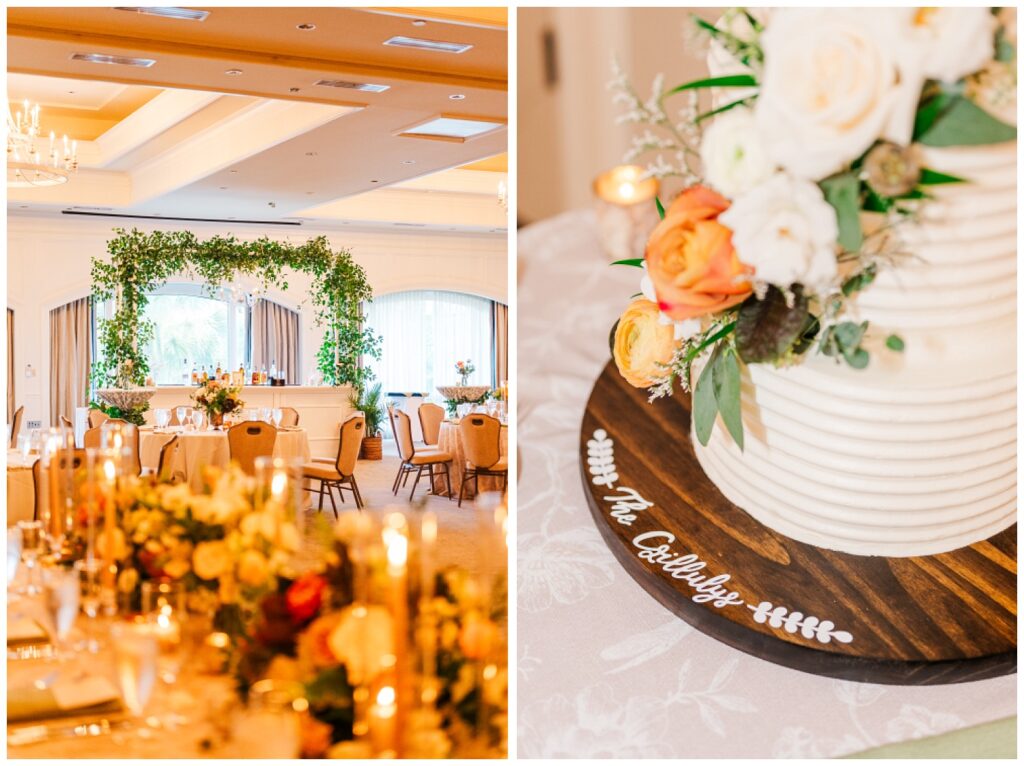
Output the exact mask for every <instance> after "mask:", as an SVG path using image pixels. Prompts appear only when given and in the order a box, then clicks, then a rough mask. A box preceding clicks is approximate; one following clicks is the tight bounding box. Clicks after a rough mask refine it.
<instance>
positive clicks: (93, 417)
mask: <svg viewBox="0 0 1024 766" xmlns="http://www.w3.org/2000/svg"><path fill="white" fill-rule="evenodd" d="M104 420H110V415H108V414H107V413H105V412H104V411H103V410H89V428H97V427H99V426H101V425H103V421H104Z"/></svg>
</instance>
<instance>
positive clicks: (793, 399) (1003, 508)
mask: <svg viewBox="0 0 1024 766" xmlns="http://www.w3.org/2000/svg"><path fill="white" fill-rule="evenodd" d="M924 160H925V161H924V164H925V166H926V167H929V168H932V169H934V170H939V171H941V172H945V173H950V174H953V175H957V176H960V177H963V178H966V179H967V180H968V181H969V182H970V183H968V184H958V185H950V186H942V187H932V188H933V189H935V195H936V197H937V199H936V200H934V201H932V202H930V203H929V204H928V205H927V206H925V208H924V210H923V213H922V215H921V216H920V219H919V220H918V221H917V222H916V223H914V224H911V225H907V226H904V227H901V236H902V238H903V239H904V241H905V242H906V244H907V248H906V249H907V250H908V251H909V252H910V253H912V257H910V258H905V259H901V260H900V261H899V262H898V265H897V266H894V267H886V268H883V269H882V270H881V271H880V272H879V276H878V278H877V279H876V280H875V282H874V283H873V284H872V285H871V286H870V287H868V288H867V289H866V290H864V291H863V292H862V293H860V294H859V295H858V296H857V298H856V299H855V300H854V301H853V302H852V305H851V308H850V312H849V317H848V318H850V319H853V320H861V319H866V320H868V321H869V322H870V327H871V330H870V338H869V340H868V342H867V343H866V344H865V345H866V347H867V348H868V349H869V350H870V351H871V357H872V358H871V363H870V365H869V366H868V368H866V369H864V370H854V369H852V368H850V367H848V366H846V365H845V363H843V364H837V363H836V362H835V360H833V359H829V358H825V357H822V356H818V355H815V356H809V357H807V358H806V359H805V361H804V362H803V363H802V364H800V365H798V366H794V367H790V368H785V369H776V368H774V367H772V366H770V365H753V366H751V367H748V368H746V369H745V370H744V378H743V380H744V383H743V391H742V404H743V422H744V431H745V436H744V441H745V445H744V446H745V449H744V450H742V451H741V450H740V449H739V447H738V446H737V445H736V444H735V443H734V442H733V440H732V438H731V437H730V436H729V435H728V433H727V432H726V430H725V428H724V427H723V425H722V423H721V422H719V423H718V424H717V425H716V427H715V429H714V431H713V433H712V436H711V440H710V442H709V444H708V446H707V447H702V446H701V445H700V444H699V443H698V442H697V441H696V439H694V446H695V449H696V453H697V458H698V460H699V461H700V464H701V466H702V467H703V468H704V470H705V472H706V473H707V475H708V477H709V478H710V479H711V480H712V481H713V482H714V483H715V484H716V485H717V486H718V488H719V489H720V490H721V491H722V493H723V494H724V495H725V496H726V497H727V498H728V499H729V500H730V501H732V502H733V503H735V504H736V505H738V506H740V507H741V508H743V509H744V510H746V511H747V512H748V513H750V514H751V515H752V516H753V517H755V518H756V519H758V520H759V521H761V522H762V523H764V524H766V525H767V526H769V527H771V528H773V529H775V530H777V531H779V532H781V533H783V534H785V535H787V536H788V537H792V538H794V539H796V540H800V541H802V542H806V543H810V544H813V545H817V546H820V547H823V548H829V549H833V550H839V551H845V552H848V553H855V554H861V555H884V556H917V555H929V554H934V553H941V552H944V551H949V550H953V549H955V548H959V547H962V546H964V545H969V544H971V543H974V542H977V541H979V540H984V539H986V538H988V537H991V536H992V535H994V534H996V533H998V532H1000V531H1002V530H1003V529H1005V528H1007V527H1009V526H1010V525H1011V524H1013V523H1014V521H1015V520H1016V459H1017V450H1016V391H1017V379H1016V236H1017V225H1016V143H1015V142H1013V143H1007V144H1000V145H997V146H988V147H978V148H969V149H965V148H957V149H943V150H926V152H925V158H924ZM890 333H896V334H898V335H900V336H901V337H902V338H903V339H904V341H905V343H906V348H905V350H904V352H903V353H896V352H893V351H890V350H888V349H886V348H885V346H884V339H885V337H886V336H887V335H888V334H890Z"/></svg>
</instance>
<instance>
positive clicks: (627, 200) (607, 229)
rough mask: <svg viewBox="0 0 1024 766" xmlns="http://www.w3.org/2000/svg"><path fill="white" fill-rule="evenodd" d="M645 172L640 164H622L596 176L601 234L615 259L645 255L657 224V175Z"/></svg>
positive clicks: (603, 242)
mask: <svg viewBox="0 0 1024 766" xmlns="http://www.w3.org/2000/svg"><path fill="white" fill-rule="evenodd" d="M645 173H646V171H645V170H644V169H643V168H642V167H640V166H639V165H619V166H618V167H614V168H612V169H611V170H607V171H605V172H604V173H602V174H601V175H599V176H598V177H597V178H595V179H594V200H595V202H594V204H595V211H596V214H597V228H598V234H599V236H600V239H601V244H602V245H603V246H604V249H605V252H606V253H607V254H608V255H609V256H611V258H612V259H613V260H616V261H620V260H625V259H627V258H642V257H643V254H644V248H645V247H646V245H647V238H648V237H649V236H650V234H651V232H652V231H654V227H655V226H657V225H658V208H657V205H656V204H655V201H654V199H655V197H657V196H658V189H659V184H658V179H656V178H649V177H645Z"/></svg>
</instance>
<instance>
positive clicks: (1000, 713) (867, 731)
mask: <svg viewBox="0 0 1024 766" xmlns="http://www.w3.org/2000/svg"><path fill="white" fill-rule="evenodd" d="M596 232H597V228H596V223H595V220H594V215H593V213H591V212H589V211H586V212H584V211H575V212H569V213H566V214H563V215H561V216H558V217H556V218H552V219H549V220H547V221H543V222H540V223H538V224H535V225H532V226H528V227H526V228H524V229H522V230H521V231H520V233H519V259H520V268H519V275H520V276H519V293H518V294H519V307H518V308H519V394H518V406H519V409H518V421H517V428H518V431H517V443H518V446H519V449H520V455H521V457H520V464H519V465H520V470H521V472H522V474H521V476H522V478H521V481H519V482H518V485H517V486H518V488H519V489H518V492H519V499H518V504H517V511H518V524H519V528H518V537H517V539H518V566H519V590H518V603H519V606H518V609H519V617H518V619H519V636H520V639H521V640H520V642H519V649H518V651H519V659H518V672H519V682H518V690H519V692H518V693H519V697H518V699H519V702H518V709H519V727H518V728H519V756H520V757H525V758H543V757H548V758H550V757H559V756H562V755H564V754H565V753H572V754H573V755H574V756H576V757H581V758H583V757H604V758H616V757H618V758H626V757H629V758H638V757H642V758H671V757H688V758H701V757H705V758H726V757H733V758H759V757H760V758H764V757H772V756H774V757H804V758H809V757H835V756H842V755H847V754H850V753H854V752H860V751H864V750H867V749H870V748H874V747H878V746H882V745H888V744H892V743H897V742H908V741H910V740H917V739H918V738H921V737H927V736H929V735H933V734H936V735H937V734H943V733H946V732H951V731H954V730H962V729H964V728H966V727H969V726H974V725H976V724H982V723H988V722H992V721H996V720H998V719H1002V718H1005V717H1008V716H1012V715H1014V714H1015V713H1016V709H1015V707H1016V680H1017V679H1016V676H1015V675H1011V676H1004V677H1002V678H994V679H990V680H986V681H976V682H971V683H962V684H954V685H950V686H917V687H909V686H907V687H900V686H879V685H872V684H862V683H855V682H851V681H839V680H833V679H831V678H824V677H820V676H814V675H809V674H806V673H801V672H798V671H795V670H790V669H788V668H785V667H782V666H779V665H774V664H771V663H769V662H765V661H763V660H760V659H757V658H755V657H752V656H751V655H748V654H744V653H743V652H740V651H738V650H736V649H732V648H730V647H729V646H726V645H725V644H723V643H720V642H718V641H716V640H714V639H712V638H709V637H707V636H705V635H704V634H703V633H700V632H699V631H697V630H694V629H693V628H691V627H690V626H689V625H688V624H687V623H685V622H683V621H682V620H680V619H678V618H677V617H675V616H674V615H673V614H672V613H671V612H669V611H668V610H667V609H665V608H664V607H663V606H661V605H660V604H659V603H658V602H657V601H655V600H654V599H653V598H652V597H650V596H649V595H648V594H647V593H645V592H644V591H643V590H641V588H640V586H639V585H637V584H636V583H635V582H634V580H633V578H632V577H630V575H629V574H627V572H626V571H625V570H624V569H623V568H622V567H621V566H619V564H618V562H617V561H616V559H615V558H614V556H613V555H612V553H611V551H609V550H608V548H607V547H606V546H605V544H604V541H603V540H602V539H601V537H600V534H599V533H598V531H597V529H596V528H595V526H594V523H593V521H592V519H591V515H590V511H589V509H588V507H587V502H586V500H585V498H584V493H583V487H582V485H581V482H580V467H579V440H580V421H581V418H582V415H583V410H584V408H585V406H586V403H587V398H588V397H589V395H590V390H591V387H592V385H593V383H594V381H595V380H596V379H597V376H598V375H599V374H600V372H601V370H602V369H603V368H604V366H605V364H607V362H608V356H609V355H608V331H609V329H610V328H611V326H612V324H613V323H614V322H615V320H616V319H617V318H618V316H619V314H620V313H621V312H622V310H623V309H624V308H625V307H626V305H627V304H628V302H629V296H630V295H632V294H633V293H635V292H637V291H638V290H639V287H638V285H639V282H640V278H639V275H640V272H639V270H637V269H635V268H626V267H622V266H614V267H612V266H608V265H607V264H608V263H609V262H610V261H611V260H613V259H612V258H608V257H605V256H604V253H603V250H602V247H601V243H600V242H599V241H598V239H597V235H596ZM667 448H671V445H651V449H667Z"/></svg>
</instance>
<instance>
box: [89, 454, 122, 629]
mask: <svg viewBox="0 0 1024 766" xmlns="http://www.w3.org/2000/svg"><path fill="white" fill-rule="evenodd" d="M131 458H132V450H131V448H130V447H124V448H122V449H115V448H112V447H106V448H100V449H98V450H96V452H95V454H94V456H93V459H92V461H91V463H89V462H87V465H90V466H91V468H90V474H89V476H88V477H87V484H89V485H90V486H91V487H93V488H94V492H95V497H96V512H97V515H96V517H95V519H94V523H93V524H92V526H93V527H94V529H95V531H94V534H95V544H96V553H97V555H98V556H99V558H100V561H101V562H102V574H101V577H100V592H101V596H100V600H101V602H102V604H103V613H104V614H106V615H107V616H108V617H109V616H113V615H115V614H116V613H117V573H118V564H117V552H118V551H117V548H118V539H119V536H120V531H119V523H120V520H119V519H118V498H119V496H120V492H121V489H122V483H123V481H124V479H125V476H126V475H127V474H126V466H128V465H129V464H130V463H131Z"/></svg>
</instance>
